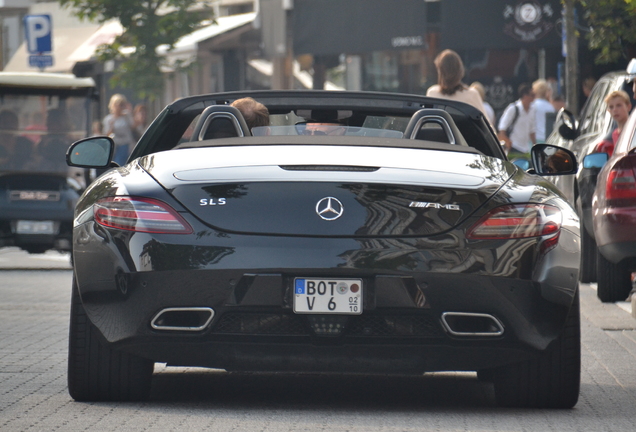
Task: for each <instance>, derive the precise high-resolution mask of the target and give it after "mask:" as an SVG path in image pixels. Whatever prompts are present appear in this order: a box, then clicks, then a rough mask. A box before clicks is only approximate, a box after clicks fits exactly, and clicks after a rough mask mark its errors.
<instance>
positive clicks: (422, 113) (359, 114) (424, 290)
mask: <svg viewBox="0 0 636 432" xmlns="http://www.w3.org/2000/svg"><path fill="white" fill-rule="evenodd" d="M248 96H249V97H252V98H253V99H255V100H257V101H258V102H260V103H262V104H264V105H265V106H266V107H267V109H268V111H269V122H268V124H266V125H261V126H254V127H251V128H250V127H248V123H247V122H246V118H248V115H247V114H245V115H244V114H243V113H242V112H241V111H239V110H238V109H237V108H236V107H234V106H233V105H231V104H232V102H233V101H235V100H237V99H240V98H244V97H248ZM113 152H114V144H113V142H112V140H111V139H110V138H107V137H92V138H87V139H84V140H81V141H77V142H75V143H74V144H73V145H72V146H71V147H70V148H69V150H68V153H67V161H68V163H69V164H70V165H72V166H76V167H85V168H86V167H88V168H108V169H107V170H106V172H105V173H104V174H103V175H101V176H100V177H99V178H98V179H97V180H95V181H94V182H93V183H92V184H91V185H90V186H89V187H88V188H87V190H86V191H85V193H84V194H83V196H81V197H80V199H79V201H78V204H77V207H76V210H75V218H74V225H73V257H74V263H75V264H74V282H73V288H72V290H73V295H72V308H71V324H70V343H69V363H68V365H69V366H68V385H69V391H70V394H71V396H72V397H73V398H75V399H77V400H82V401H94V400H139V399H143V398H146V397H148V395H149V392H150V385H151V380H152V374H153V365H154V363H155V362H161V363H166V364H167V365H168V366H202V367H211V368H220V369H225V370H227V371H289V372H294V373H302V372H313V373H315V372H331V373H364V374H374V373H382V374H391V373H395V374H405V373H408V374H422V373H425V372H431V371H476V372H477V376H478V378H480V379H483V380H487V381H492V383H493V385H494V389H495V394H496V399H497V402H498V403H499V404H500V405H503V406H517V407H552V408H569V407H572V406H574V405H575V404H576V402H577V399H578V394H579V382H580V331H579V294H578V284H577V281H578V273H579V254H580V249H579V244H580V239H579V221H578V218H577V216H576V214H575V213H574V211H573V210H572V208H571V207H570V206H569V205H568V204H567V202H566V201H565V199H564V198H563V196H562V194H561V193H560V192H559V191H558V190H557V189H556V188H555V187H554V186H553V184H552V183H550V182H549V181H547V180H545V179H544V178H543V177H542V175H551V176H553V175H561V174H564V175H565V174H572V173H574V172H576V169H577V165H576V160H575V159H574V156H573V155H572V153H571V152H569V151H567V150H564V149H561V148H559V147H556V146H551V145H545V144H544V145H536V146H535V147H534V148H533V150H532V153H531V159H532V160H531V161H530V165H531V166H530V168H529V169H527V170H524V169H522V168H520V166H518V165H516V164H513V163H510V162H508V161H507V159H506V156H505V154H504V153H503V152H502V149H501V146H500V143H499V141H498V140H497V138H496V136H495V133H494V132H493V130H492V128H491V127H490V125H489V123H488V122H487V121H486V120H485V119H484V117H483V116H482V115H481V113H480V112H479V111H478V110H476V109H474V108H473V107H471V106H468V105H466V104H463V103H459V102H453V101H447V100H440V99H432V98H426V97H421V96H416V95H400V94H388V93H366V92H324V91H256V92H234V93H222V94H213V95H204V96H194V97H189V98H184V99H180V100H178V101H176V102H174V103H172V104H171V105H169V106H167V107H166V108H165V109H164V110H163V111H162V112H161V113H160V114H159V115H158V117H157V118H156V119H155V120H154V122H153V123H152V124H151V125H150V127H149V128H148V130H147V131H146V133H145V134H144V136H143V137H142V138H141V140H140V141H139V143H138V144H137V146H136V147H135V149H134V150H133V152H132V154H131V155H130V158H129V160H128V163H127V164H126V165H125V166H122V167H119V166H117V165H116V164H114V163H112V162H111V158H112V155H113ZM485 385H486V384H485Z"/></svg>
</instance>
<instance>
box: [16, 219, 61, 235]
mask: <svg viewBox="0 0 636 432" xmlns="http://www.w3.org/2000/svg"><path fill="white" fill-rule="evenodd" d="M15 232H16V234H55V225H54V223H53V221H29V220H19V221H18V223H17V224H16V227H15Z"/></svg>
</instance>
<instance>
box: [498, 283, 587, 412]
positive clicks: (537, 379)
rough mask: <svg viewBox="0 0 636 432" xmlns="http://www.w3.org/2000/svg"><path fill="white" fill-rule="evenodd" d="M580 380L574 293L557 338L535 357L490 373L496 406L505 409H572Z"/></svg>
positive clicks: (579, 342) (578, 337)
mask: <svg viewBox="0 0 636 432" xmlns="http://www.w3.org/2000/svg"><path fill="white" fill-rule="evenodd" d="M580 381H581V329H580V312H579V295H578V292H577V294H576V296H575V298H574V302H573V303H572V306H571V308H570V312H569V314H568V317H567V319H566V323H565V327H564V328H563V331H562V332H561V335H560V336H559V337H558V338H557V339H556V340H555V341H553V342H552V343H551V344H550V346H549V347H548V348H547V349H546V350H545V351H544V352H543V353H541V354H540V355H539V356H538V357H536V358H534V359H531V360H528V361H525V362H522V363H517V364H513V365H509V366H504V367H501V368H497V369H495V371H494V385H495V397H496V399H497V404H498V405H500V406H505V407H524V408H572V407H573V406H574V405H576V402H577V401H578V398H579V387H580Z"/></svg>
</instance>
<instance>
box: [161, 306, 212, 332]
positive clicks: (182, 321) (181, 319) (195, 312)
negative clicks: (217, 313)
mask: <svg viewBox="0 0 636 432" xmlns="http://www.w3.org/2000/svg"><path fill="white" fill-rule="evenodd" d="M212 318H214V309H212V308H209V307H180V308H166V309H162V310H161V311H159V313H157V314H156V315H155V317H154V318H153V319H152V321H151V322H150V326H151V327H152V328H153V329H155V330H162V331H163V330H166V331H192V332H196V331H201V330H204V329H205V328H206V327H207V326H208V325H209V324H210V322H211V321H212Z"/></svg>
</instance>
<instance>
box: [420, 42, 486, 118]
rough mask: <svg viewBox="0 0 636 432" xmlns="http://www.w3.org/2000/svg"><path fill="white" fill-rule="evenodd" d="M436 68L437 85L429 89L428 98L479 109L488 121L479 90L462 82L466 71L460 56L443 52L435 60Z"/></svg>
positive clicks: (449, 51)
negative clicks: (448, 100) (459, 103)
mask: <svg viewBox="0 0 636 432" xmlns="http://www.w3.org/2000/svg"><path fill="white" fill-rule="evenodd" d="M435 67H436V68H437V84H435V85H433V86H431V87H429V89H428V90H427V91H426V96H429V97H436V98H441V99H451V100H456V101H460V102H465V103H467V104H470V105H472V106H474V107H475V108H477V109H478V110H479V111H481V112H482V113H483V114H484V117H486V119H488V113H487V112H486V108H484V103H483V102H482V99H481V96H480V95H479V93H478V92H477V90H475V89H474V88H470V87H468V86H467V85H466V84H464V83H463V82H462V79H464V74H465V70H464V63H463V62H462V59H461V57H460V56H459V54H457V53H456V52H455V51H453V50H450V49H447V50H444V51H442V52H441V53H439V55H438V56H437V57H436V58H435Z"/></svg>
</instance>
